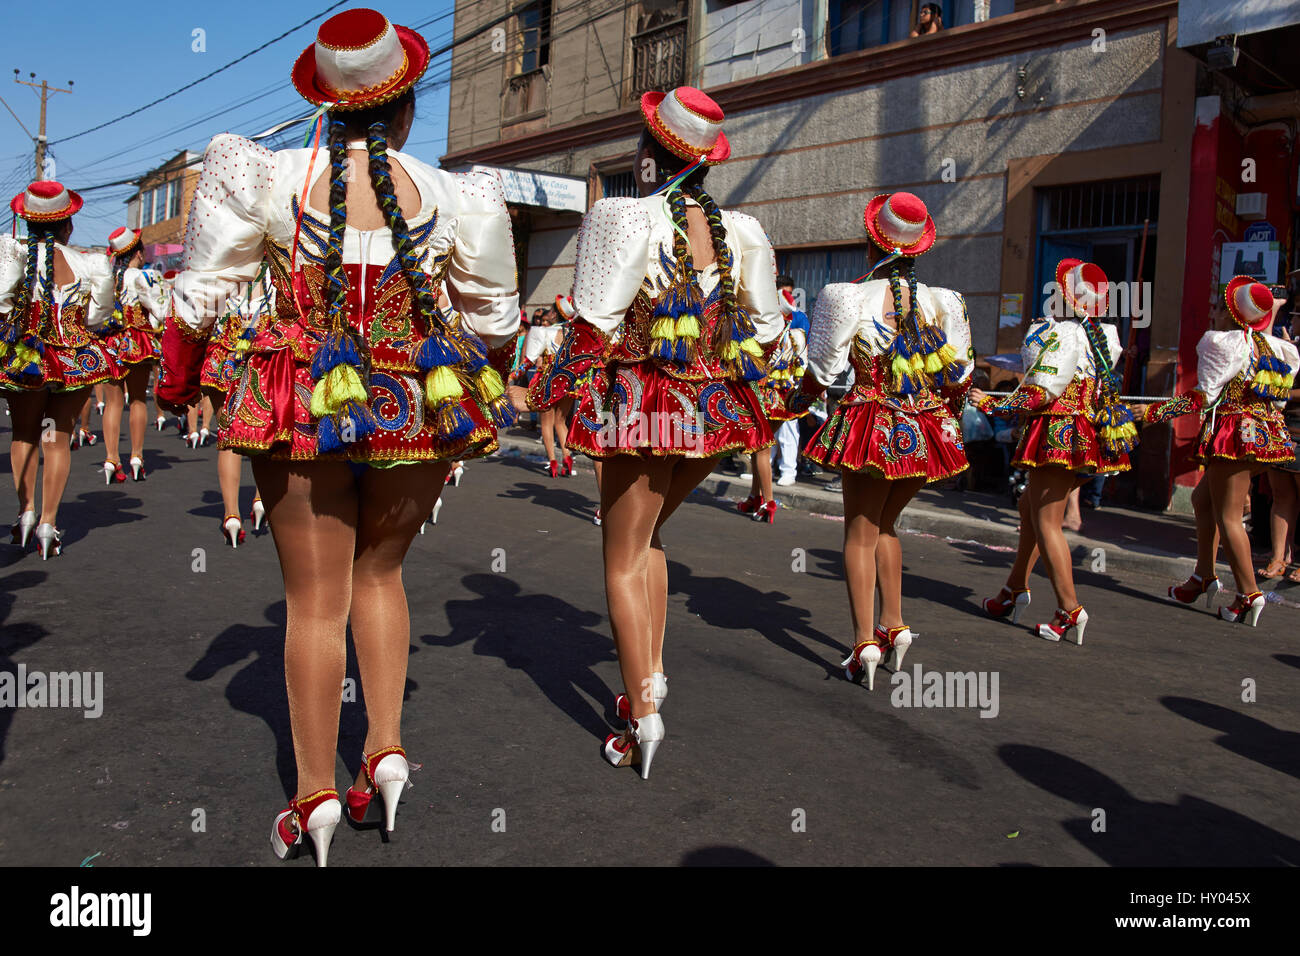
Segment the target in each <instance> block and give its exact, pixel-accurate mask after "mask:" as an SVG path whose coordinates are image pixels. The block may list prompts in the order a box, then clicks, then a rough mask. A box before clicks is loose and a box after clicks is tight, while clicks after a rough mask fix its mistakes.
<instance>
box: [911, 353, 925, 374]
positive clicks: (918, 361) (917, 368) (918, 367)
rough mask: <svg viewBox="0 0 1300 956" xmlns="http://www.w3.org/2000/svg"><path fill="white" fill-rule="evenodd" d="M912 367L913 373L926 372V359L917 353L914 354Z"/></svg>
mask: <svg viewBox="0 0 1300 956" xmlns="http://www.w3.org/2000/svg"><path fill="white" fill-rule="evenodd" d="M911 365H912V371H913V372H924V371H925V359H923V358H921V356H919V355H917V354H916V353H915V352H913V353H912V362H911Z"/></svg>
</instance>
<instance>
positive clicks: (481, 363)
mask: <svg viewBox="0 0 1300 956" xmlns="http://www.w3.org/2000/svg"><path fill="white" fill-rule="evenodd" d="M487 363H488V360H487V359H486V358H485V357H484V356H482V355H475V356H474V357H473V358H472V359H470V361H469V366H468V371H469V374H470V375H477V374H478V373H479V372H481V371H483V369H485V368H487Z"/></svg>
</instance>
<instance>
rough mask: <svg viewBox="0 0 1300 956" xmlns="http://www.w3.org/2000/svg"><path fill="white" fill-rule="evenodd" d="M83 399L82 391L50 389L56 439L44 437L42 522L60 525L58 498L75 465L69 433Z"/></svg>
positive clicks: (47, 404) (48, 401)
mask: <svg viewBox="0 0 1300 956" xmlns="http://www.w3.org/2000/svg"><path fill="white" fill-rule="evenodd" d="M83 400H84V396H83V392H82V390H81V389H77V390H76V391H73V392H49V393H48V397H47V398H46V400H45V414H46V415H47V416H48V417H50V418H52V419H54V440H53V441H43V442H41V445H42V455H43V456H44V458H45V473H44V474H43V475H41V523H42V524H52V525H54V526H55V527H56V528H57V527H58V521H57V519H58V517H59V502H60V501H61V500H62V499H63V490H64V489H65V488H66V487H67V486H68V471H69V470H70V469H71V467H72V449H71V448H70V447H69V445H68V436H70V435H71V434H72V429H73V428H74V427H75V425H76V421H77V412H78V411H79V410H80V408H81V404H82V402H83Z"/></svg>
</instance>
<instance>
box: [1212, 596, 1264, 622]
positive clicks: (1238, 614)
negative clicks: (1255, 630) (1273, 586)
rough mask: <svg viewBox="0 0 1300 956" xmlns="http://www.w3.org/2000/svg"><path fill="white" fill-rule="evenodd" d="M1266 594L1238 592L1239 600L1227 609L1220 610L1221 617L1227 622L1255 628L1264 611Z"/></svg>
mask: <svg viewBox="0 0 1300 956" xmlns="http://www.w3.org/2000/svg"><path fill="white" fill-rule="evenodd" d="M1265 603H1266V602H1265V601H1264V592H1263V591H1251V592H1250V593H1249V594H1242V593H1241V592H1240V591H1238V592H1237V599H1236V600H1235V601H1233V602H1232V603H1231V604H1230V605H1228V606H1227V607H1221V608H1219V617H1220V618H1222V619H1223V620H1225V621H1233V622H1235V623H1237V624H1245V625H1246V626H1247V627H1254V626H1255V625H1256V624H1257V623H1259V615H1260V612H1262V611H1263V610H1264V604H1265Z"/></svg>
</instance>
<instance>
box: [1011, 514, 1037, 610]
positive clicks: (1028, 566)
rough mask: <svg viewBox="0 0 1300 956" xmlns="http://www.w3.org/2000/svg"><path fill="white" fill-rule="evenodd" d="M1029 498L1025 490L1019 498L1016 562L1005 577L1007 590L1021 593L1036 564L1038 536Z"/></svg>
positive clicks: (1027, 583) (1026, 586)
mask: <svg viewBox="0 0 1300 956" xmlns="http://www.w3.org/2000/svg"><path fill="white" fill-rule="evenodd" d="M1030 501H1031V498H1030V496H1029V492H1028V490H1027V489H1026V491H1025V493H1024V494H1023V495H1021V496H1020V502H1019V507H1020V540H1019V541H1018V542H1017V546H1016V560H1015V562H1014V563H1013V564H1012V565H1011V573H1010V574H1008V575H1007V589H1008V590H1010V591H1012V592H1015V591H1023V590H1025V589H1026V588H1028V587H1029V576H1030V575H1031V574H1033V573H1034V565H1035V564H1037V563H1038V535H1036V534H1035V533H1034V515H1033V509H1032V508H1031V507H1030Z"/></svg>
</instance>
